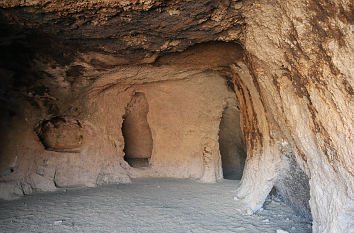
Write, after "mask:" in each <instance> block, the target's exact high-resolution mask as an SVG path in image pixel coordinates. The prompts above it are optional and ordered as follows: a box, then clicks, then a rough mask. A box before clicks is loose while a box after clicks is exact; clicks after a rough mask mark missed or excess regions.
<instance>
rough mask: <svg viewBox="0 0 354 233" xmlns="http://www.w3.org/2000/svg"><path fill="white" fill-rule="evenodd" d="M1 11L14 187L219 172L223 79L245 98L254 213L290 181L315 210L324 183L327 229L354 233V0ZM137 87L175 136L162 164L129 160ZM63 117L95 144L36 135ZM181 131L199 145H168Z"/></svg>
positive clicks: (155, 131) (319, 211) (28, 4)
mask: <svg viewBox="0 0 354 233" xmlns="http://www.w3.org/2000/svg"><path fill="white" fill-rule="evenodd" d="M0 6H1V7H2V8H1V9H0V14H1V19H0V27H1V31H2V32H3V33H4V37H2V39H1V43H0V47H1V51H4V52H3V53H1V54H0V61H1V64H0V75H1V77H2V79H1V80H2V84H3V85H2V86H1V87H0V90H1V93H0V94H1V104H0V107H1V116H0V117H1V131H2V132H3V133H2V135H1V137H2V138H1V139H2V140H1V141H0V143H1V148H0V149H1V153H0V155H1V157H0V158H1V163H0V174H2V176H1V177H0V180H1V186H2V187H5V186H6V190H10V192H11V193H13V194H14V195H22V194H23V193H25V194H26V193H30V192H31V191H32V190H43V191H45V190H52V185H51V184H48V183H47V178H46V177H49V178H50V179H49V180H51V181H53V182H54V184H55V185H56V186H60V187H62V186H63V187H64V186H65V187H66V186H76V185H86V186H94V185H96V184H101V183H109V182H122V181H124V182H125V181H128V180H129V176H173V177H181V176H182V177H191V178H196V179H199V180H201V181H208V182H210V181H216V180H218V179H219V178H221V167H220V157H219V145H218V138H217V135H218V134H217V132H218V126H219V125H218V124H219V122H220V117H221V114H222V111H223V108H224V107H225V106H224V103H223V101H224V99H225V98H229V97H230V96H231V94H233V93H228V92H227V88H226V86H225V83H223V82H225V80H223V79H222V78H220V77H223V78H225V79H226V80H227V81H226V84H227V86H228V87H229V90H233V91H235V92H236V94H237V97H238V100H239V102H240V112H241V124H240V125H241V127H242V131H243V135H244V138H245V144H246V146H247V159H246V164H245V169H244V173H243V176H242V181H241V186H240V188H239V190H238V193H237V195H236V198H238V199H239V205H238V206H239V207H240V208H241V209H242V210H243V211H245V212H247V213H253V212H255V211H257V210H258V209H259V208H261V206H262V205H263V203H264V201H265V199H266V197H267V195H268V194H269V192H270V191H271V190H272V188H273V187H276V188H277V190H278V191H279V192H280V193H281V194H282V195H283V196H284V197H285V199H286V200H287V201H288V202H289V203H290V204H291V205H293V206H294V207H296V208H297V209H298V211H300V212H302V213H303V214H304V215H306V216H308V217H310V216H309V214H310V211H309V210H308V206H307V201H308V200H307V198H308V197H309V195H308V193H307V192H308V191H310V202H309V204H310V208H311V214H312V217H313V231H314V232H350V231H352V229H353V228H354V227H353V221H352V219H353V218H354V216H353V215H354V178H353V169H354V160H353V158H354V157H353V149H352V148H354V145H353V140H352V132H353V119H354V116H353V110H352V109H353V107H352V106H353V73H354V64H353V57H354V56H353V55H354V49H353V48H354V37H353V4H352V3H351V2H350V1H340V0H331V1H322V0H320V1H315V0H294V1H280V0H278V1H277V0H265V1H258V0H251V1H178V0H176V1H168V2H165V1H123V2H122V1H84V0H80V1H66V2H65V3H63V2H59V1H54V0H47V1H8V0H6V1H5V0H2V1H0ZM212 41H228V42H229V43H221V42H218V43H216V42H212ZM201 42H208V43H204V44H198V45H196V43H201ZM235 42H237V43H238V44H241V45H242V48H243V50H244V58H243V61H241V60H240V57H241V54H242V53H241V52H240V51H241V50H240V49H239V46H238V45H236V43H235ZM187 47H190V49H188V50H186V51H185V52H183V53H179V54H176V55H173V54H171V52H174V51H182V50H185V49H186V48H187ZM162 55H164V56H162ZM123 64H124V65H123ZM128 64H130V66H129V65H128ZM132 64H134V65H132ZM137 64H145V65H137ZM146 64H150V65H146ZM172 86H173V87H174V88H171V87H172ZM136 91H139V92H143V93H144V94H145V95H146V98H147V101H148V103H149V107H150V111H149V114H148V117H147V121H148V123H149V125H150V127H151V133H152V137H153V141H154V143H156V142H158V143H161V144H158V145H153V152H152V157H151V162H152V166H151V167H149V168H148V169H131V168H130V167H129V166H128V165H127V164H126V163H125V162H124V160H123V155H124V154H123V147H124V145H123V137H122V134H121V126H122V121H123V119H122V116H123V114H124V112H125V107H126V106H127V105H128V103H129V101H130V99H131V97H132V95H133V93H135V92H136ZM155 97H156V98H155ZM206 97H208V98H207V99H206ZM210 99H212V101H210ZM117 103H118V104H117ZM204 105H205V106H204ZM16 106H20V107H16ZM112 109H114V114H111V115H109V114H110V113H112ZM196 109H199V110H200V112H198V111H199V110H198V111H197V110H196ZM182 110H185V111H182ZM187 112H188V113H187ZM107 114H108V115H107ZM154 114H155V115H154ZM161 114H165V116H164V118H163V119H162V115H161ZM56 116H62V117H68V118H70V119H76V120H79V121H80V123H81V124H82V130H83V131H84V132H85V135H84V138H85V141H87V144H85V145H83V146H82V147H80V153H75V154H73V153H67V152H66V153H58V152H52V151H46V150H44V148H43V146H42V144H41V143H40V141H39V139H38V137H37V136H36V134H35V133H34V130H33V129H34V127H35V126H36V125H38V124H39V123H40V122H42V121H43V120H47V119H51V118H53V117H56ZM178 119H181V120H178ZM200 121H201V122H200ZM206 122H209V123H208V124H207V123H206ZM210 122H211V123H210ZM170 125H172V126H174V130H169V128H168V127H167V126H170ZM157 126H159V127H157ZM161 126H162V127H161ZM175 130H177V131H176V133H175ZM164 135H166V136H164ZM171 138H172V139H176V140H177V141H178V140H179V141H178V142H183V143H185V144H183V145H186V147H185V150H182V149H180V147H177V146H175V147H174V148H173V150H170V149H168V148H170V147H168V146H166V145H167V144H168V143H169V139H171ZM196 138H198V139H196ZM186 152H188V154H186ZM180 153H183V155H182V154H180ZM162 158H164V159H162ZM177 158H179V159H177ZM294 161H296V163H294ZM171 162H176V164H180V166H179V165H175V166H171ZM43 168H45V169H43ZM33 174H38V175H39V176H37V175H33ZM42 177H44V179H42ZM69 177H70V179H69ZM307 179H309V189H310V190H307V188H306V187H307ZM39 184H41V185H39ZM295 187H303V189H296V190H297V191H299V190H301V194H300V192H299V193H295V191H294V188H295ZM4 190H5V189H4ZM21 192H22V193H21ZM1 193H2V195H3V197H6V196H7V195H8V192H3V191H2V192H1Z"/></svg>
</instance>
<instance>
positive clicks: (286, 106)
mask: <svg viewBox="0 0 354 233" xmlns="http://www.w3.org/2000/svg"><path fill="white" fill-rule="evenodd" d="M244 7H245V8H244V11H243V12H244V16H245V20H246V24H247V27H246V30H245V34H244V37H243V44H244V47H245V50H246V51H247V52H246V56H245V63H246V64H247V68H246V67H245V66H242V65H240V66H241V67H242V68H243V70H249V72H250V73H249V74H250V77H249V81H246V80H245V78H242V75H239V77H236V78H235V80H236V83H237V85H238V86H239V88H238V90H239V96H245V95H246V100H245V102H246V103H245V104H244V109H245V108H247V109H250V111H247V113H245V114H243V116H245V117H246V115H247V116H248V122H247V123H246V124H247V127H246V128H247V129H248V131H246V135H245V136H246V141H247V142H248V145H247V148H249V153H250V154H249V155H248V163H247V162H246V170H245V173H246V175H244V179H243V180H242V187H241V189H240V193H239V197H241V198H242V199H243V200H246V201H245V205H247V206H248V207H249V208H250V209H252V210H253V211H254V210H256V209H257V208H259V207H260V204H261V203H262V202H263V200H264V198H265V195H266V193H267V192H268V191H269V188H270V187H271V186H272V183H273V182H275V181H276V180H277V178H278V177H279V176H281V174H282V172H281V171H279V170H282V169H281V168H282V167H285V165H282V164H283V161H284V159H282V157H283V154H284V153H279V152H281V151H282V150H283V149H281V147H280V149H279V148H277V147H279V146H277V144H279V143H280V144H281V145H286V147H290V149H291V151H292V152H293V153H294V154H295V155H296V161H297V162H298V164H299V165H300V166H301V167H302V168H303V170H304V171H305V172H306V173H307V175H308V176H309V177H310V180H309V183H310V195H311V198H310V207H311V212H312V216H313V230H314V232H350V231H351V229H352V227H353V225H352V224H353V222H352V219H353V213H354V209H353V207H354V202H353V200H354V196H353V194H354V193H353V188H354V184H353V182H354V179H353V155H352V149H350V148H353V141H352V140H351V137H352V136H351V134H352V133H351V132H352V131H353V128H352V127H353V111H352V108H351V106H352V104H353V103H352V100H353V98H352V96H353V89H352V85H353V83H352V81H353V60H352V58H351V57H352V56H353V54H354V51H353V42H354V40H353V38H354V37H353V35H352V33H351V32H352V30H353V26H352V25H353V24H352V22H353V21H352V17H351V16H352V13H351V12H352V9H353V8H352V7H353V6H352V4H350V3H349V2H340V1H291V2H290V1H262V2H261V1H252V2H248V3H247V4H245V6H244ZM235 69H236V70H238V71H236V72H238V73H240V72H241V71H240V69H239V68H238V67H235ZM251 97H252V99H251ZM259 106H262V107H263V110H262V111H260V110H259V109H258V108H259ZM265 117H266V118H265ZM246 121H247V119H246ZM249 131H251V132H249ZM260 151H261V152H260ZM252 157H253V158H255V159H253V160H255V161H256V160H260V161H269V162H268V163H264V165H261V167H264V169H267V171H265V170H263V168H258V167H257V168H258V169H255V168H254V167H253V165H251V164H253V162H251V160H252ZM258 157H262V158H258ZM271 163H272V164H271ZM251 166H252V167H251ZM255 166H257V165H255ZM270 168H271V169H270ZM250 170H253V171H257V172H253V173H254V174H250V175H247V174H248V172H250ZM263 171H264V172H263ZM250 173H251V172H250ZM265 174H267V178H264V180H263V181H262V182H261V186H262V187H263V188H262V190H264V192H263V193H259V194H258V195H257V194H253V197H254V199H251V198H249V197H248V196H247V197H245V196H244V195H245V194H246V192H247V190H249V189H250V187H249V185H252V184H256V183H257V184H259V182H260V181H259V180H260V179H261V178H262V177H264V176H265Z"/></svg>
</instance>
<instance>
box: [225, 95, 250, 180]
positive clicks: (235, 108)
mask: <svg viewBox="0 0 354 233" xmlns="http://www.w3.org/2000/svg"><path fill="white" fill-rule="evenodd" d="M219 150H220V155H221V162H222V169H223V174H224V179H230V180H240V179H241V177H242V173H243V168H244V165H245V160H246V145H245V143H244V139H243V135H242V131H241V127H240V107H239V105H238V103H237V101H236V99H229V100H228V103H227V105H226V107H225V108H224V111H223V113H222V117H221V121H220V125H219Z"/></svg>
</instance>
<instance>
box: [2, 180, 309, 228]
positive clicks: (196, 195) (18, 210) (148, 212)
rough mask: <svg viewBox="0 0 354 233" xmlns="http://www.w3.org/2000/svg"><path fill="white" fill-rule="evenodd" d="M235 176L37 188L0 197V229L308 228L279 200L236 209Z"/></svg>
mask: <svg viewBox="0 0 354 233" xmlns="http://www.w3.org/2000/svg"><path fill="white" fill-rule="evenodd" d="M238 182H239V181H231V180H225V181H224V182H223V183H217V184H201V183H196V182H193V181H190V180H175V179H138V180H134V181H133V183H132V184H120V185H108V186H103V187H99V188H85V189H73V190H68V191H67V192H64V191H60V192H56V193H43V194H36V195H33V196H26V197H24V198H22V199H19V200H15V201H9V202H5V201H1V202H0V231H1V232H276V231H277V230H280V229H282V230H285V231H288V232H296V233H299V232H311V225H310V223H308V222H306V220H305V219H303V218H302V217H299V216H296V215H295V213H294V212H293V211H292V210H291V209H290V208H289V207H288V206H286V205H285V204H284V203H282V202H276V201H270V200H269V201H267V202H266V204H265V206H264V209H263V210H262V211H260V212H258V213H257V214H255V215H253V216H243V215H240V214H238V213H237V211H236V208H237V206H236V204H235V201H234V200H233V196H234V192H235V187H236V186H237V185H238Z"/></svg>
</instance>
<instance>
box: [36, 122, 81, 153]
mask: <svg viewBox="0 0 354 233" xmlns="http://www.w3.org/2000/svg"><path fill="white" fill-rule="evenodd" d="M37 134H38V137H39V138H40V140H41V142H42V144H43V145H44V146H45V148H46V149H47V150H53V151H57V152H79V151H80V147H81V145H82V143H83V132H82V127H81V125H80V122H78V121H68V120H66V119H64V118H59V117H56V118H52V119H50V120H47V121H44V122H42V123H41V124H40V126H39V127H38V129H37Z"/></svg>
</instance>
